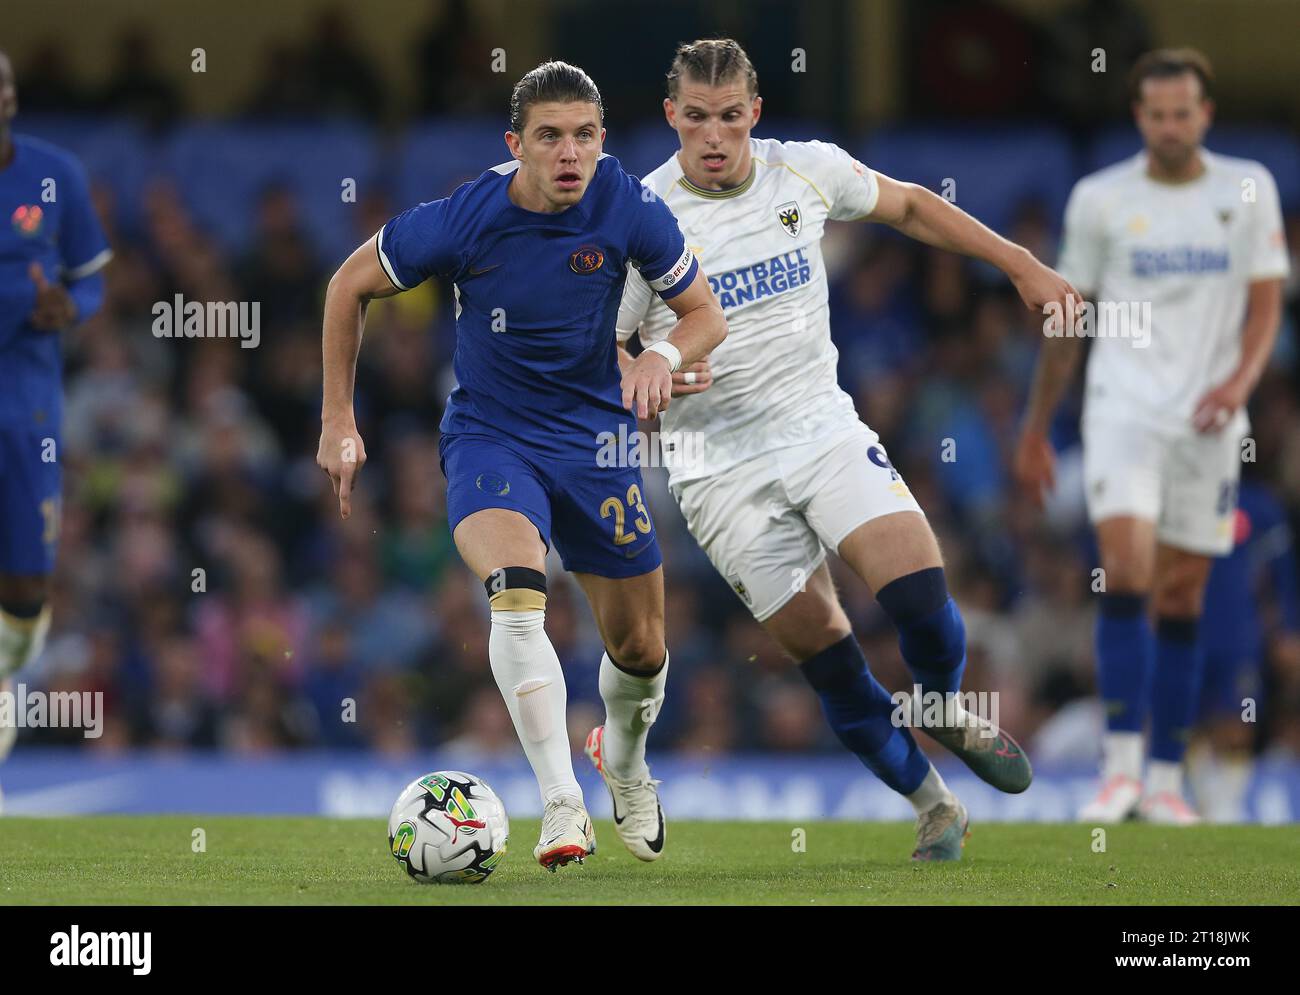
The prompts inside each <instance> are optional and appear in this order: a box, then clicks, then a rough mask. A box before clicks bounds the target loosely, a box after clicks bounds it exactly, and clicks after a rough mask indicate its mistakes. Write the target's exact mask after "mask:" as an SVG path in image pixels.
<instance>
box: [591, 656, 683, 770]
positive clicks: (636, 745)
mask: <svg viewBox="0 0 1300 995" xmlns="http://www.w3.org/2000/svg"><path fill="white" fill-rule="evenodd" d="M667 681H668V653H667V652H666V651H665V653H664V663H663V666H662V667H660V668H659V672H658V673H656V674H654V675H653V676H646V677H642V676H640V675H639V674H629V673H628V672H627V671H626V670H619V669H618V667H616V666H614V661H613V660H611V659H610V658H609V654H608V653H606V654H605V655H604V656H603V657H601V660H600V696H601V698H602V699H604V701H605V736H604V746H603V754H602V757H601V762H602V763H603V764H604V766H605V769H606V770H607V771H609V773H610V775H611V776H612V777H614V778H616V779H618V780H620V781H629V780H631V779H632V778H634V777H637V776H638V775H640V774H641V773H643V772H644V770H645V765H646V764H645V741H646V736H647V735H648V734H649V732H650V727H651V726H652V725H654V722H655V719H656V718H658V716H659V708H660V706H661V705H662V704H663V703H664V685H665V684H666V683H667Z"/></svg>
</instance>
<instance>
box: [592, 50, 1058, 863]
mask: <svg viewBox="0 0 1300 995" xmlns="http://www.w3.org/2000/svg"><path fill="white" fill-rule="evenodd" d="M761 105H762V100H761V98H760V97H759V96H758V83H757V77H756V74H755V72H754V69H753V67H752V66H751V64H750V62H749V59H748V58H747V57H746V55H745V53H744V51H743V50H742V49H741V47H740V46H739V45H738V44H736V43H735V42H734V41H731V40H729V39H720V40H707V41H697V42H694V43H692V44H688V45H683V46H682V47H681V48H679V49H678V52H677V55H676V58H675V60H674V62H673V65H672V68H671V70H670V71H669V74H668V98H667V99H666V100H665V101H664V112H665V115H666V117H667V119H668V123H669V124H670V125H671V126H672V127H673V128H674V129H676V131H677V133H678V136H679V138H680V140H681V150H680V151H679V152H677V153H676V154H675V155H674V156H673V157H672V158H671V159H669V160H668V161H667V162H666V163H664V164H663V165H662V166H661V167H659V168H658V169H656V170H655V171H654V172H652V173H651V174H650V175H649V176H647V177H646V178H645V179H644V180H643V181H642V182H643V183H644V184H645V185H646V187H647V188H648V189H649V190H650V191H652V192H653V194H654V195H656V196H659V197H661V198H663V199H664V201H665V203H666V204H667V205H668V206H669V208H670V210H672V211H673V213H674V215H675V216H676V217H677V219H678V222H679V223H680V224H681V226H682V230H683V232H684V233H685V235H686V241H687V244H688V245H690V246H691V248H692V251H694V252H695V253H696V254H697V255H698V256H699V258H700V259H701V260H702V265H703V266H704V267H705V268H706V270H707V271H708V273H709V274H710V276H709V280H710V283H711V285H712V287H713V290H714V292H715V294H716V296H717V297H718V300H719V302H720V303H721V304H722V306H723V310H724V312H725V313H726V315H727V323H728V329H729V332H728V337H727V339H726V340H725V341H724V343H723V344H722V345H721V346H719V347H718V348H717V349H715V350H714V352H713V353H712V355H711V356H710V359H709V360H708V362H707V364H704V363H700V364H696V365H694V366H693V367H691V368H690V369H686V370H679V371H677V372H676V373H675V374H674V381H675V387H674V399H673V400H672V402H671V407H670V408H669V409H668V410H667V411H665V412H664V414H663V421H662V426H661V432H662V436H661V437H662V438H663V439H664V440H669V441H672V440H676V442H677V443H678V445H677V446H671V445H669V444H668V443H667V442H666V444H665V452H664V459H665V464H666V465H667V466H668V468H669V486H670V489H671V491H672V493H673V495H674V497H675V498H676V500H677V502H678V504H679V505H680V506H681V509H682V512H683V513H684V515H685V517H686V521H687V524H688V526H689V527H690V530H691V532H692V534H693V535H694V536H695V538H696V539H697V540H698V541H699V543H700V545H701V546H702V547H703V549H704V550H705V552H706V553H707V554H708V556H709V558H710V560H711V561H712V562H713V564H714V566H715V567H716V568H717V569H718V571H719V572H720V573H721V574H722V575H723V576H724V577H725V578H726V579H727V581H728V582H729V583H730V584H731V586H732V588H733V589H734V590H735V591H736V593H737V594H738V595H739V596H740V597H741V598H742V599H743V600H744V602H745V604H746V605H747V606H748V607H749V609H750V611H751V612H752V613H753V615H754V617H755V618H756V619H757V620H758V621H759V622H760V623H762V624H763V626H764V627H765V628H766V629H767V631H768V632H769V633H771V634H772V635H773V636H774V637H775V638H776V640H777V641H778V642H779V643H780V644H781V646H782V647H783V648H784V649H785V651H786V652H787V653H789V654H790V655H791V656H792V657H794V659H795V660H797V661H798V662H799V664H800V668H801V670H802V672H803V673H804V675H805V676H806V677H807V679H808V681H809V682H810V684H811V685H812V687H813V688H814V690H815V691H816V692H817V694H818V696H819V697H820V699H821V703H822V707H823V710H824V712H825V713H826V716H827V720H828V721H829V722H830V724H831V726H832V728H833V729H834V730H835V732H836V734H837V735H838V736H839V738H840V740H841V742H843V743H844V745H845V746H846V747H848V749H849V750H851V751H852V752H853V753H855V754H856V755H857V756H858V757H859V758H860V759H861V760H862V762H863V763H864V764H865V765H866V766H867V767H868V768H869V769H871V770H872V771H874V772H875V773H876V774H877V775H878V776H879V777H880V778H881V779H882V780H883V781H884V782H885V783H886V784H888V785H889V786H890V787H891V788H893V789H894V790H895V791H898V792H899V793H901V794H903V795H905V796H906V797H907V798H908V799H909V800H910V801H911V802H912V804H913V806H914V808H915V810H916V813H917V817H918V822H917V846H916V850H915V852H914V853H913V857H914V858H915V859H921V860H955V859H958V858H960V856H961V850H962V844H963V841H964V839H965V835H966V828H967V824H968V819H967V814H966V810H965V808H964V807H963V806H962V804H961V803H960V802H959V801H958V800H957V799H956V797H955V796H954V795H953V794H952V792H951V791H950V790H949V789H948V787H947V786H946V785H945V784H944V781H943V779H942V778H941V777H940V776H939V773H938V772H937V771H936V770H935V769H934V768H933V766H932V765H931V764H930V762H929V760H928V759H927V758H926V757H925V755H924V754H923V753H921V751H920V749H919V748H918V746H917V744H916V741H915V739H913V737H912V735H911V732H910V731H909V729H908V728H907V727H906V726H901V727H900V725H899V724H898V718H899V716H897V715H895V714H894V703H893V702H892V701H891V698H890V696H889V694H888V692H887V691H885V689H884V688H883V687H881V685H880V684H879V683H878V682H877V681H876V680H875V678H874V677H872V675H871V673H870V671H869V670H868V667H867V662H866V660H865V658H864V656H863V653H862V650H861V648H860V647H859V646H858V643H857V641H856V640H855V639H854V637H853V635H852V631H851V628H850V624H849V620H848V618H847V616H846V615H845V614H844V610H843V609H842V608H841V607H840V604H839V600H838V598H837V596H836V593H835V590H834V587H833V585H832V582H831V577H830V572H829V570H828V569H827V565H826V563H825V558H826V553H827V551H828V550H832V551H834V552H836V553H838V555H839V556H840V557H842V558H843V559H844V561H845V562H846V563H847V564H848V565H849V566H850V567H851V568H852V569H853V570H854V571H855V572H856V573H857V574H858V576H859V577H861V578H862V580H863V581H864V582H866V583H867V584H868V585H869V586H870V588H871V589H872V591H874V592H875V594H876V597H877V600H878V601H879V602H880V604H881V606H882V607H883V608H884V610H885V612H886V613H887V614H888V615H889V616H890V618H891V619H892V621H893V622H894V624H895V626H896V627H897V628H898V630H899V643H900V647H901V650H902V655H903V657H904V659H905V660H906V661H907V664H908V666H909V668H910V670H911V673H912V675H913V678H914V680H915V682H916V683H917V684H919V685H921V688H922V692H923V694H926V695H928V694H930V693H931V692H938V693H939V695H943V696H948V697H947V698H946V700H948V701H951V700H952V698H951V694H952V693H953V692H957V691H958V690H959V689H960V686H961V676H962V671H963V668H964V665H965V658H966V654H965V630H964V628H963V625H962V621H961V616H960V614H959V613H958V611H957V608H956V606H955V605H954V603H953V601H952V599H951V598H950V597H949V595H948V590H947V585H946V581H945V578H944V572H943V561H942V559H941V558H940V554H939V547H938V544H937V543H936V541H935V538H934V535H933V533H932V532H931V530H930V527H929V525H928V523H927V522H926V520H925V517H924V515H923V513H922V512H921V509H920V507H919V506H918V504H917V502H916V500H915V499H914V498H913V497H912V495H911V493H910V492H909V491H908V489H907V485H906V484H905V483H904V482H903V480H902V478H901V477H900V475H899V473H898V472H897V471H896V470H895V469H894V468H893V466H892V465H891V464H890V461H889V457H888V456H887V455H886V452H885V449H884V447H883V446H882V445H881V444H880V442H879V439H878V438H877V436H876V434H875V433H874V432H873V431H871V429H869V428H867V426H865V425H864V424H862V422H861V421H860V420H859V418H858V415H857V413H856V411H855V410H854V407H853V402H852V399H851V398H850V397H849V396H848V395H847V394H846V393H844V391H843V390H841V389H840V387H839V385H838V383H837V380H836V361H837V353H836V350H835V347H834V345H833V344H832V343H831V334H830V322H829V316H828V309H827V285H826V272H825V267H824V265H823V263H822V256H821V248H820V243H821V238H822V233H823V227H824V225H825V222H826V221H828V220H831V219H835V220H872V221H880V222H884V223H886V224H889V225H892V226H893V227H895V228H897V229H898V230H899V231H901V232H903V233H904V234H907V235H909V236H911V237H913V238H917V239H919V240H921V241H923V242H926V243H928V244H930V245H935V246H938V247H940V248H945V249H950V250H953V251H958V252H963V253H966V254H968V255H971V256H975V257H977V258H980V259H984V260H987V261H988V262H990V263H993V264H994V265H997V266H998V267H1000V268H1001V269H1002V270H1004V271H1005V272H1006V273H1007V274H1008V276H1010V277H1011V279H1012V281H1013V282H1014V283H1015V285H1016V288H1017V290H1019V292H1020V294H1021V296H1022V297H1023V298H1024V299H1025V302H1026V304H1027V305H1029V306H1030V307H1032V308H1034V309H1041V308H1042V307H1043V305H1044V304H1045V303H1047V302H1049V301H1056V302H1060V303H1061V304H1062V306H1064V301H1065V299H1066V297H1067V295H1068V294H1071V293H1073V289H1072V288H1071V287H1070V286H1069V285H1068V284H1067V283H1066V282H1065V281H1064V280H1063V279H1061V278H1060V277H1059V276H1058V275H1057V274H1056V273H1054V272H1053V271H1052V270H1050V269H1048V268H1047V267H1046V266H1043V265H1042V264H1041V263H1039V262H1037V261H1036V260H1035V259H1034V258H1033V256H1032V255H1031V254H1030V253H1029V252H1028V251H1026V250H1025V249H1023V248H1021V247H1020V246H1017V245H1014V244H1012V243H1010V242H1008V241H1006V240H1005V239H1003V238H1000V237H999V236H997V235H996V234H994V233H993V232H991V231H990V230H988V229H987V228H985V227H984V226H983V225H981V224H979V222H977V221H975V220H974V219H973V218H971V217H969V216H968V215H966V214H964V213H963V212H962V211H960V210H958V209H957V208H956V207H954V206H953V205H951V204H949V203H948V202H947V201H945V200H943V199H942V198H940V197H938V196H936V195H934V194H932V193H930V192H929V191H926V190H924V189H923V188H921V187H917V186H914V185H912V184H906V183H898V182H896V181H894V180H891V179H889V178H888V177H884V176H881V175H879V174H877V173H875V172H873V171H872V170H870V169H869V168H867V167H866V166H864V165H863V164H862V163H860V162H858V161H856V160H855V159H854V158H853V157H852V156H850V155H849V154H848V153H846V152H844V151H843V150H841V149H839V148H837V147H836V146H834V145H830V144H826V143H823V142H781V141H774V140H770V139H754V138H751V137H750V130H751V129H752V128H753V126H754V125H755V124H756V123H757V122H758V119H759V114H760V111H761ZM617 326H618V334H619V337H620V339H621V340H623V341H625V342H626V341H627V340H628V339H629V338H630V337H631V336H632V334H633V333H638V335H639V339H640V341H641V343H642V344H643V345H646V346H654V345H655V344H656V343H659V342H661V341H662V339H663V337H664V335H665V334H667V332H668V330H669V329H670V328H671V321H670V314H669V312H666V311H665V310H664V309H663V308H662V307H660V306H659V305H658V304H657V303H656V302H655V301H654V300H653V294H652V293H651V291H650V288H649V287H648V286H647V285H646V284H645V283H644V281H642V280H640V279H638V278H635V277H633V278H630V279H629V280H628V284H627V288H626V290H625V292H624V298H623V305H622V308H621V310H620V312H619V317H618V322H617ZM683 395H684V396H683ZM696 439H698V440H700V441H701V442H702V446H701V447H699V448H698V449H697V447H695V445H694V441H695V440H696ZM676 456H681V457H682V458H675V457H676ZM891 719H892V721H891ZM939 721H940V722H947V725H945V726H944V727H942V728H931V727H929V726H927V729H926V731H927V732H929V733H930V734H931V735H933V736H934V737H935V738H936V739H937V740H938V741H939V742H941V743H943V744H944V745H945V746H946V747H948V748H949V749H950V750H952V751H953V752H954V753H955V754H956V755H957V756H959V757H960V758H961V759H962V760H963V761H964V762H965V763H966V764H967V765H968V766H969V767H970V768H971V769H972V770H973V771H974V772H975V773H976V774H978V775H979V776H980V777H982V778H983V779H984V780H986V781H988V782H989V783H991V784H993V785H995V786H996V787H998V788H1000V789H1001V790H1004V791H1011V792H1018V791H1023V790H1025V788H1027V787H1028V786H1029V782H1030V779H1031V777H1032V772H1031V770H1030V766H1029V762H1028V759H1027V758H1026V757H1025V755H1024V753H1023V751H1022V750H1021V749H1020V748H1019V746H1018V745H1017V744H1016V743H1015V742H1014V740H1012V739H1011V737H1009V736H1007V735H1006V734H1004V733H1002V732H1001V730H998V729H996V728H995V727H993V726H992V725H991V724H988V723H983V724H977V723H976V722H975V721H974V719H973V717H972V716H970V715H969V714H968V713H966V712H964V711H957V710H953V711H949V712H947V713H945V715H944V716H943V717H942V718H941V719H939ZM600 732H601V731H600V729H599V728H598V729H596V730H593V732H592V735H591V737H589V740H588V753H589V754H590V755H591V756H592V759H593V762H596V764H597V767H598V769H599V768H600V766H601V764H600V762H599V761H600V750H599V746H600ZM602 773H603V771H602Z"/></svg>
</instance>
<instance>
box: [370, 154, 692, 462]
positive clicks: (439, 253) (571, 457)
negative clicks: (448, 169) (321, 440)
mask: <svg viewBox="0 0 1300 995" xmlns="http://www.w3.org/2000/svg"><path fill="white" fill-rule="evenodd" d="M517 168H518V164H517V163H514V162H510V163H506V164H503V165H500V166H496V167H494V168H492V169H490V170H488V171H487V172H485V173H484V174H483V175H482V176H480V177H479V178H478V179H477V180H474V181H473V182H470V183H466V184H464V185H463V186H461V187H460V188H459V189H457V190H456V191H455V192H454V193H453V194H452V195H451V196H450V197H447V198H445V199H443V200H435V201H430V202H428V203H425V204H420V205H419V206H418V207H413V208H411V209H410V210H409V211H406V212H404V213H402V214H399V215H398V216H397V217H395V218H393V219H392V220H391V221H389V222H388V224H386V225H385V226H384V227H383V228H382V229H381V230H380V232H379V238H378V243H377V245H378V251H379V261H380V264H381V265H382V266H383V268H384V272H386V273H387V274H388V277H389V279H390V280H392V281H393V284H394V285H395V286H396V287H398V288H399V289H402V290H408V289H410V288H411V287H414V286H416V285H417V284H419V283H420V282H422V281H423V280H425V279H427V278H429V277H430V276H435V275H436V276H442V277H449V278H450V279H451V280H452V281H453V283H454V284H455V293H456V353H455V357H454V364H453V365H454V369H455V373H456V382H457V387H456V389H455V390H454V391H453V392H452V394H451V398H450V399H449V400H448V402H447V409H446V413H445V415H444V417H443V420H442V431H443V433H444V435H458V434H482V435H489V436H492V437H495V438H499V439H503V440H505V441H506V442H507V443H511V444H516V445H517V446H518V447H520V448H522V449H523V450H524V451H525V452H530V453H535V454H537V455H539V456H542V457H546V458H549V459H558V460H565V461H582V462H587V463H592V462H593V461H594V460H595V458H596V454H597V452H598V450H599V446H600V444H599V442H598V441H597V436H598V435H600V434H601V433H603V432H613V433H615V434H617V432H618V429H619V425H620V424H626V425H627V426H628V428H627V431H629V432H632V431H635V428H636V421H635V418H634V417H633V416H632V414H631V413H630V412H628V411H626V410H625V409H624V408H623V403H622V393H621V391H620V389H619V382H620V375H619V369H618V356H617V350H616V337H615V333H614V323H615V318H616V317H617V314H618V307H619V303H620V301H621V300H622V296H623V286H624V283H625V281H626V278H627V268H628V266H635V267H637V268H638V269H639V270H640V272H641V274H642V276H644V277H645V279H646V281H647V282H648V283H649V284H650V286H651V287H652V288H653V289H654V290H655V291H656V292H657V293H658V294H659V295H660V297H662V298H664V299H668V298H671V297H673V296H675V295H676V294H678V293H680V292H681V291H682V290H684V289H685V288H686V287H688V286H689V285H690V284H691V281H692V280H694V278H695V273H696V271H697V269H698V264H697V263H696V262H695V259H694V257H693V255H692V253H691V251H690V249H689V248H688V247H687V246H686V244H685V240H684V238H683V236H682V232H681V229H680V227H679V226H678V224H677V219H676V218H674V217H673V214H672V212H671V211H669V209H668V208H667V206H666V205H665V204H664V203H663V201H662V200H660V199H659V198H658V197H656V196H654V195H653V194H652V193H650V192H649V191H648V190H647V189H646V188H643V187H642V185H641V182H640V180H638V179H637V178H636V177H634V176H629V175H628V174H627V173H625V172H624V171H623V169H622V167H621V166H620V165H619V162H618V160H617V159H615V158H614V157H612V156H608V155H602V156H601V157H600V159H599V160H597V163H596V173H595V176H593V177H592V180H591V183H590V184H589V185H588V187H587V189H586V191H585V192H584V194H583V196H582V199H581V200H580V201H579V202H578V203H576V204H574V205H572V206H571V207H569V208H567V209H566V210H564V211H560V212H559V213H556V214H539V213H536V212H533V211H527V210H524V209H523V208H520V207H518V206H516V205H515V204H514V203H513V202H512V201H511V200H510V197H509V195H508V194H507V192H506V190H507V187H508V186H509V184H510V181H511V178H512V177H513V175H514V173H515V171H516V169H517Z"/></svg>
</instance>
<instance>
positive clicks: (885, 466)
mask: <svg viewBox="0 0 1300 995" xmlns="http://www.w3.org/2000/svg"><path fill="white" fill-rule="evenodd" d="M672 492H673V497H675V498H676V499H677V504H678V506H679V507H680V508H681V510H682V514H683V515H684V516H685V518H686V524H687V526H688V527H689V528H690V530H691V534H692V535H693V536H694V537H695V540H696V541H697V542H698V543H699V544H700V546H701V548H702V549H703V550H704V552H705V553H707V554H708V557H709V559H710V560H711V561H712V563H713V565H714V567H716V568H717V570H718V572H719V573H721V574H722V576H723V577H725V578H726V580H727V583H728V584H730V585H731V587H732V590H734V591H735V592H736V593H737V594H738V595H739V596H740V598H741V600H742V601H744V602H745V604H746V606H748V608H749V610H750V611H751V612H752V613H753V615H754V617H755V618H756V619H758V621H760V622H762V621H765V620H766V619H768V618H769V617H770V616H772V615H773V614H775V613H776V612H777V610H779V609H780V608H781V607H782V606H784V605H785V603H786V602H787V601H789V600H790V599H791V598H792V597H793V596H794V595H795V594H796V593H797V592H798V591H802V590H803V589H804V586H805V584H806V583H807V580H808V578H809V577H811V576H812V574H813V571H815V570H816V569H817V568H818V567H819V566H820V565H821V563H822V561H823V560H824V559H825V558H826V551H827V550H828V549H831V550H834V549H837V548H838V547H839V544H840V543H841V542H842V541H843V540H844V538H845V537H846V536H847V535H848V534H849V533H850V532H852V531H853V530H854V529H856V528H857V527H858V526H859V525H861V524H862V523H864V522H869V521H871V520H872V519H873V518H879V517H880V516H881V515H889V514H893V513H894V512H896V511H914V512H917V513H918V514H920V513H921V506H920V505H919V504H917V503H916V499H915V498H914V497H912V492H911V491H909V490H908V489H907V485H906V484H905V483H904V482H903V478H902V476H901V475H900V474H899V473H898V471H897V470H895V469H894V467H893V466H892V465H891V464H890V462H889V456H888V455H887V454H886V453H885V447H884V446H882V445H881V444H880V439H879V436H877V435H876V433H875V432H873V431H872V430H871V429H869V428H868V427H867V426H866V425H863V424H862V423H861V422H858V421H854V422H852V423H851V424H850V425H846V429H845V431H843V432H837V433H835V434H834V435H833V437H831V438H830V439H819V440H817V441H816V442H810V443H806V444H803V445H799V446H792V447H788V448H784V449H778V450H775V451H773V452H770V453H765V454H763V455H762V456H757V457H755V458H753V459H751V460H747V461H745V462H744V463H741V464H740V465H738V466H736V467H733V468H732V469H730V470H727V471H725V472H723V473H719V474H716V475H714V476H711V477H703V478H700V479H697V480H690V481H687V482H685V483H682V484H674V485H672Z"/></svg>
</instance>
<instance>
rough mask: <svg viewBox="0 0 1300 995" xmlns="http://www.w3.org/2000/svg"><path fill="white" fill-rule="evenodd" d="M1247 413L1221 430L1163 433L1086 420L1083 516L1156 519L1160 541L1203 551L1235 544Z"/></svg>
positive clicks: (1217, 553) (1094, 520) (1219, 550)
mask: <svg viewBox="0 0 1300 995" xmlns="http://www.w3.org/2000/svg"><path fill="white" fill-rule="evenodd" d="M1243 423H1244V419H1242V420H1234V422H1233V423H1232V424H1230V425H1229V426H1228V427H1227V428H1225V429H1223V430H1222V431H1220V432H1212V433H1207V434H1205V435H1168V434H1165V433H1161V432H1156V431H1154V430H1152V429H1150V428H1148V427H1145V426H1143V425H1140V424H1137V423H1134V422H1121V421H1117V420H1114V419H1103V418H1094V419H1087V418H1085V419H1084V422H1083V478H1084V487H1085V489H1086V490H1085V493H1086V497H1087V502H1088V518H1089V520H1090V521H1092V523H1093V524H1094V525H1095V524H1096V523H1097V522H1100V521H1102V520H1103V519H1106V518H1114V517H1117V516H1130V517H1133V518H1141V519H1144V520H1146V521H1149V522H1155V524H1156V538H1157V540H1158V541H1159V542H1161V543H1163V544H1165V545H1167V546H1173V547H1174V548H1175V549H1182V550H1186V551H1187V552H1189V553H1199V554H1201V555H1203V556H1223V555H1224V554H1225V553H1228V552H1230V551H1231V550H1232V536H1233V533H1232V523H1233V516H1234V513H1235V511H1236V508H1237V482H1238V481H1239V480H1240V478H1241V451H1242V450H1241V443H1242V439H1243V437H1244V436H1245V433H1246V430H1247V429H1246V426H1245V424H1243Z"/></svg>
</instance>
